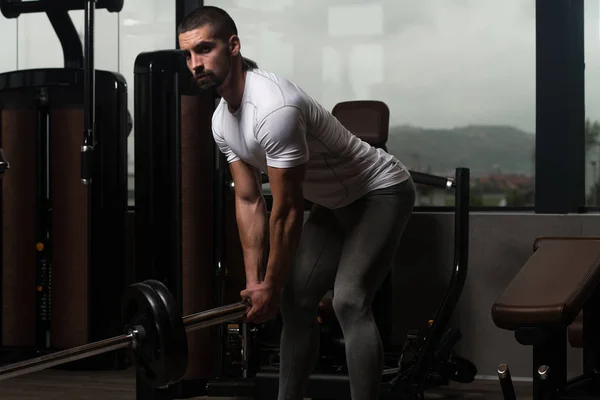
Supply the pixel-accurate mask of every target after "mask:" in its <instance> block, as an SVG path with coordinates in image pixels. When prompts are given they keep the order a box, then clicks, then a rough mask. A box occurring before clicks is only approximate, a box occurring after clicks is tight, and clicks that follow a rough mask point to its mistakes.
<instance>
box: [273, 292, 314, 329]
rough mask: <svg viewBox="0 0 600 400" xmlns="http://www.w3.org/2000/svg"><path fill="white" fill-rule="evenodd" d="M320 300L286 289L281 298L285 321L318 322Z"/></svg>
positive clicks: (307, 294)
mask: <svg viewBox="0 0 600 400" xmlns="http://www.w3.org/2000/svg"><path fill="white" fill-rule="evenodd" d="M319 301H320V299H317V298H314V296H311V295H310V294H309V293H303V292H298V291H293V290H289V289H286V290H284V291H283V293H282V297H281V314H282V317H283V320H284V322H285V321H298V322H311V321H313V320H314V321H316V320H317V307H318V305H319Z"/></svg>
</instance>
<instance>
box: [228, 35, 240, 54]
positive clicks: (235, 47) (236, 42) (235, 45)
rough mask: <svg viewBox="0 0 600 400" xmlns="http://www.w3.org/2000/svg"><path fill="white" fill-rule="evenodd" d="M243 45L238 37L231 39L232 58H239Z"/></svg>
mask: <svg viewBox="0 0 600 400" xmlns="http://www.w3.org/2000/svg"><path fill="white" fill-rule="evenodd" d="M240 50H241V44H240V38H239V36H238V35H233V36H231V37H230V38H229V54H230V55H231V56H237V55H238V54H240Z"/></svg>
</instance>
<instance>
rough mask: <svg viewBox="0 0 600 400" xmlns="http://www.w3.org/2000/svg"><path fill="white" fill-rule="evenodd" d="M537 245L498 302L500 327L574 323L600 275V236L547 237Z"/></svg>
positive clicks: (495, 310) (495, 312)
mask: <svg viewBox="0 0 600 400" xmlns="http://www.w3.org/2000/svg"><path fill="white" fill-rule="evenodd" d="M534 248H535V251H534V253H533V254H532V256H531V257H530V258H529V259H528V260H527V262H526V263H525V265H524V266H523V267H522V268H521V270H520V271H519V273H518V274H517V275H516V276H515V278H514V279H513V280H512V282H511V283H510V285H509V286H508V287H507V288H506V290H505V291H504V293H503V294H502V295H501V296H500V298H499V299H498V300H497V301H496V303H495V304H494V306H493V307H492V318H493V319H494V322H495V324H496V325H497V326H498V327H500V328H503V329H509V330H514V329H517V328H519V327H546V326H560V325H562V326H566V325H569V324H570V323H571V322H572V321H573V319H574V318H575V317H576V316H577V314H579V312H580V311H581V309H582V307H583V303H584V302H585V300H586V299H587V297H588V296H589V295H590V293H591V292H592V290H593V289H594V288H595V286H596V284H597V282H598V281H599V280H600V266H599V264H600V238H597V237H593V238H583V237H581V238H580V237H572V238H550V237H544V238H539V239H537V240H536V242H535V245H534Z"/></svg>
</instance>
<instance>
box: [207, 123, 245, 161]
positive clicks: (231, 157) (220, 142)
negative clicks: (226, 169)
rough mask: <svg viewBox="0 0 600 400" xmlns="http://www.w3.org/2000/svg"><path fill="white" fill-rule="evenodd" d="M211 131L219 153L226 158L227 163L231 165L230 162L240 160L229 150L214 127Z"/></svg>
mask: <svg viewBox="0 0 600 400" xmlns="http://www.w3.org/2000/svg"><path fill="white" fill-rule="evenodd" d="M212 131H213V138H214V139H215V142H216V143H217V146H218V147H219V150H220V151H221V153H223V154H224V155H225V157H226V158H227V162H228V163H229V164H231V163H232V162H234V161H237V160H239V159H240V158H239V157H238V156H237V155H236V154H235V153H234V152H233V151H232V150H231V149H230V148H229V146H228V145H227V142H225V139H224V138H223V136H221V135H220V134H219V133H218V132H217V130H216V129H215V128H214V127H213V130H212Z"/></svg>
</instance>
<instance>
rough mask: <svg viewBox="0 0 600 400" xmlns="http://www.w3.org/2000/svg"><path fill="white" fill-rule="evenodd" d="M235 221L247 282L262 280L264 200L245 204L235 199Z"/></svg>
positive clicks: (265, 225)
mask: <svg viewBox="0 0 600 400" xmlns="http://www.w3.org/2000/svg"><path fill="white" fill-rule="evenodd" d="M236 220H237V226H238V231H239V234H240V242H241V244H242V251H243V254H244V266H245V270H246V281H247V282H259V281H262V280H263V268H264V264H265V263H264V259H265V247H266V243H267V214H266V206H265V202H264V199H263V198H262V197H261V198H260V200H257V201H256V202H245V201H243V200H240V199H236Z"/></svg>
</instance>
